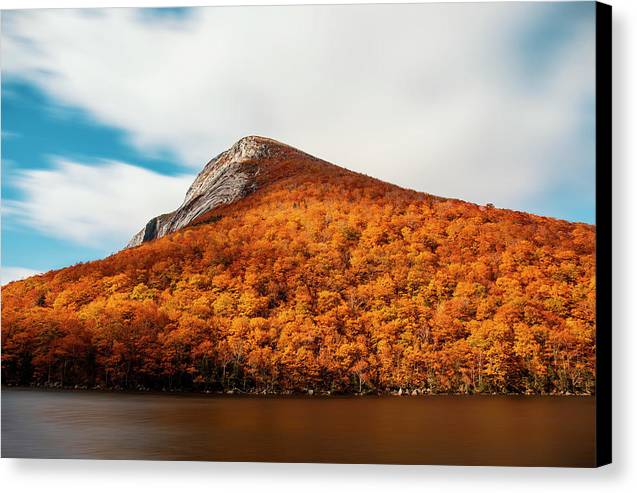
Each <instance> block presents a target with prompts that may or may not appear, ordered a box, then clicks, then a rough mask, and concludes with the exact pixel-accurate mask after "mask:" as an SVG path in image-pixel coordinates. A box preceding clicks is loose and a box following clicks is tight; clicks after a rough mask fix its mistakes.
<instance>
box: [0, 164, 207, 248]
mask: <svg viewBox="0 0 637 493" xmlns="http://www.w3.org/2000/svg"><path fill="white" fill-rule="evenodd" d="M193 179H194V176H191V175H180V176H166V175H161V174H158V173H154V172H152V171H149V170H147V169H144V168H140V167H138V166H133V165H130V164H127V163H120V162H112V161H109V162H103V163H101V164H98V165H93V164H83V163H76V162H71V161H67V160H64V159H57V160H56V161H55V163H54V166H53V168H52V169H47V170H26V171H21V172H17V173H16V175H15V176H14V177H12V183H13V185H14V186H15V187H16V189H18V190H19V192H20V193H21V195H22V197H23V198H22V199H20V200H8V201H4V203H3V213H4V214H6V220H7V221H9V222H10V221H17V222H19V223H21V224H25V225H27V226H29V227H31V228H33V229H35V230H37V231H39V232H41V233H43V234H45V235H48V236H53V237H57V238H64V239H66V240H68V241H70V242H74V243H78V244H82V245H87V246H100V245H102V246H103V245H104V244H110V245H123V244H125V243H126V241H127V240H128V239H130V237H131V236H132V234H133V233H135V232H137V231H138V230H139V229H141V227H142V226H143V225H144V224H146V222H147V221H148V220H149V219H150V218H152V217H154V216H156V215H159V214H161V213H164V212H168V211H169V210H171V209H174V208H176V207H177V206H178V205H179V204H180V203H181V201H182V200H183V197H184V195H185V192H186V190H187V188H188V186H189V185H190V183H191V182H192V180H193Z"/></svg>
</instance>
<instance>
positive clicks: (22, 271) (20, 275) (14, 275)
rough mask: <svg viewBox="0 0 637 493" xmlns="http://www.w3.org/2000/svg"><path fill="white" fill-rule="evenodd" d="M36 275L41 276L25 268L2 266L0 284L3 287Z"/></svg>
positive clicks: (38, 272) (37, 272)
mask: <svg viewBox="0 0 637 493" xmlns="http://www.w3.org/2000/svg"><path fill="white" fill-rule="evenodd" d="M36 274H41V272H40V271H37V270H33V269H28V268H26V267H9V266H4V265H3V266H2V267H1V268H0V283H1V284H2V285H3V286H4V285H5V284H8V283H10V282H12V281H19V280H21V279H26V278H27V277H31V276H35V275H36Z"/></svg>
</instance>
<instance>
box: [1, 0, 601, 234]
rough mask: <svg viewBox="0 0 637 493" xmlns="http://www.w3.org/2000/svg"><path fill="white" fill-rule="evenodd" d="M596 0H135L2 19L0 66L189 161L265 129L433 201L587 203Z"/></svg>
mask: <svg viewBox="0 0 637 493" xmlns="http://www.w3.org/2000/svg"><path fill="white" fill-rule="evenodd" d="M592 5H593V4H592V3H591V4H590V5H588V6H587V5H586V4H582V6H581V9H582V11H583V12H584V13H585V14H586V13H587V12H588V13H589V14H590V15H579V16H572V15H570V13H566V14H565V13H562V12H560V11H559V10H556V9H554V8H553V7H547V6H545V5H538V4H533V3H509V2H504V3H492V4H486V3H474V4H470V3H460V4H424V5H400V6H397V5H374V6H356V5H354V6H308V7H294V8H289V7H267V8H247V7H242V8H210V9H200V10H193V11H191V14H190V15H185V16H181V17H171V16H168V17H167V18H166V19H162V20H157V19H149V17H148V16H144V15H141V14H140V11H139V10H134V9H112V10H109V9H107V10H91V11H90V12H89V11H77V10H42V11H30V12H17V13H7V14H5V15H4V16H3V38H2V42H3V43H2V55H3V71H4V73H5V74H6V75H8V76H10V77H18V78H20V79H21V80H26V81H28V82H30V83H32V84H35V85H37V86H38V87H39V88H41V89H43V90H44V91H46V93H47V94H49V95H50V96H51V97H53V98H55V100H56V101H58V102H61V103H63V104H68V105H72V106H75V107H79V108H82V109H84V110H86V111H87V112H88V113H89V114H90V115H92V117H93V118H95V119H96V120H98V121H99V122H102V123H106V124H108V125H112V126H115V127H118V128H121V129H124V130H125V131H126V132H127V133H128V135H129V137H130V140H131V142H132V143H133V144H134V145H135V146H137V147H138V148H139V149H141V150H143V151H144V152H155V151H169V152H171V153H173V154H174V155H176V156H177V157H178V158H179V159H180V160H181V162H183V163H185V164H187V165H190V166H196V167H199V166H201V165H202V164H203V163H204V162H205V161H207V159H209V158H210V157H211V154H213V153H215V152H218V151H220V150H222V149H224V148H226V147H227V146H229V145H230V144H231V143H232V142H233V141H235V140H236V139H237V138H239V137H241V136H243V135H246V134H252V133H256V134H265V135H269V136H271V137H274V138H277V139H280V140H283V141H286V142H288V143H290V144H292V145H296V146H298V147H301V148H303V149H304V150H307V151H308V152H311V153H314V154H316V155H319V156H321V157H324V158H326V159H328V160H330V161H333V162H335V163H338V164H343V165H345V166H347V167H350V168H353V169H356V170H358V171H362V172H365V173H368V174H371V175H374V176H377V177H380V178H383V179H385V180H388V181H392V182H395V183H398V184H401V185H404V186H408V187H410V188H415V189H419V190H424V191H429V192H432V193H436V194H439V195H447V196H452V197H461V198H464V199H468V200H473V201H477V202H494V203H496V205H499V206H506V207H512V208H526V207H528V205H529V200H530V199H533V198H535V199H536V201H537V200H538V198H539V197H541V196H542V194H543V192H544V191H545V190H546V189H547V187H549V186H554V185H555V184H556V183H559V184H560V186H562V187H565V191H566V192H567V193H572V194H573V195H576V196H583V195H584V194H586V197H587V199H588V200H590V201H592V200H593V189H592V185H590V184H589V183H588V182H586V184H583V185H582V184H581V183H580V182H579V181H577V180H573V179H572V177H573V176H582V175H586V176H589V175H590V176H592V172H593V171H592V170H593V167H594V163H593V161H592V159H593V157H592V153H591V152H590V146H589V145H583V143H584V144H586V143H587V142H589V141H592V139H593V129H592V126H589V127H586V128H585V129H584V130H583V129H582V124H581V122H582V120H583V118H584V117H585V116H586V114H587V113H586V112H587V111H589V112H590V107H591V101H592V98H593V96H594V94H593V92H594V17H593V15H592V14H593V12H594V10H593V7H592ZM578 8H580V7H578ZM551 9H553V10H551ZM586 9H588V10H586ZM572 10H573V9H571V11H572ZM571 11H569V12H571ZM551 16H552V19H551V22H552V23H553V24H555V19H559V22H558V24H559V23H562V24H563V26H564V29H563V34H564V35H563V36H560V37H553V38H554V39H555V40H557V41H555V42H554V43H553V44H550V45H548V46H547V44H546V43H544V44H542V46H540V47H538V48H537V49H535V51H538V50H542V56H541V57H539V56H537V53H535V54H534V55H533V56H532V57H531V56H528V52H529V50H528V44H529V43H528V40H527V41H525V43H526V44H524V43H523V42H522V40H521V38H522V37H524V36H526V35H527V34H528V32H529V31H532V30H533V28H534V26H536V25H538V24H540V25H541V24H542V23H543V22H545V21H547V19H548V18H549V17H551ZM544 38H547V39H548V37H547V36H544ZM553 38H551V39H553ZM558 41H559V42H558ZM522 45H524V46H522ZM531 45H533V43H532V42H531ZM538 46H539V45H538ZM525 53H527V54H525ZM525 57H526V58H525ZM540 62H541V63H540ZM531 81H532V82H533V83H530V82H531ZM589 181H591V182H592V180H589ZM569 187H570V188H569ZM142 222H143V221H142ZM36 224H40V226H41V227H45V224H44V223H42V224H41V223H40V221H37V222H36ZM109 227H114V226H109ZM96 229H99V228H97V226H96ZM78 238H83V233H81V234H78ZM86 241H88V238H87V239H86Z"/></svg>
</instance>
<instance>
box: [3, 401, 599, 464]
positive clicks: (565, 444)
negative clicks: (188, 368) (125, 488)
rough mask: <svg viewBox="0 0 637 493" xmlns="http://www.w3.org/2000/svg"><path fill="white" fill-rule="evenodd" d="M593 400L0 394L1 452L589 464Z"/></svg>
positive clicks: (91, 456)
mask: <svg viewBox="0 0 637 493" xmlns="http://www.w3.org/2000/svg"><path fill="white" fill-rule="evenodd" d="M594 412H595V402H594V398H592V397H572V396H565V397H555V396H547V397H539V396H538V397H531V396H427V397H235V396H203V395H201V396H200V395H149V394H116V393H97V392H53V391H51V392H47V391H32V390H8V389H3V390H2V456H3V457H42V458H83V459H163V460H213V461H220V460H225V461H274V462H345V463H400V464H466V465H511V466H512V465H519V466H592V465H593V463H594V459H595V455H594Z"/></svg>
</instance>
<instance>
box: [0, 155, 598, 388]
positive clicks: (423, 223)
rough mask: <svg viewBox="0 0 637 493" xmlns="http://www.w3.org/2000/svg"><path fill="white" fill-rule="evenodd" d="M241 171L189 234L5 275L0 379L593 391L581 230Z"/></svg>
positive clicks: (318, 165) (387, 192) (585, 245)
mask: <svg viewBox="0 0 637 493" xmlns="http://www.w3.org/2000/svg"><path fill="white" fill-rule="evenodd" d="M249 164H250V165H251V166H256V167H257V171H258V172H255V176H258V180H259V181H258V186H256V190H255V191H253V192H251V193H250V194H248V195H247V196H245V197H242V198H240V199H239V200H236V201H235V202H233V203H230V204H226V205H221V206H219V207H216V208H215V209H214V210H212V211H210V212H208V213H206V214H204V215H203V216H200V217H198V218H197V220H196V221H194V223H193V224H191V225H190V226H188V227H186V228H184V229H180V230H179V231H176V232H173V233H171V234H168V235H167V236H165V237H163V238H160V239H155V240H153V241H149V242H146V243H143V244H141V245H140V246H137V247H135V248H130V249H127V250H123V251H121V252H118V253H117V254H115V255H113V256H111V257H109V258H106V259H104V260H100V261H95V262H90V263H86V264H80V265H75V266H72V267H69V268H66V269H62V270H59V271H54V272H49V273H47V274H44V275H40V276H36V277H32V278H30V279H27V280H24V281H19V282H14V283H11V284H9V285H7V286H5V287H3V289H2V380H3V383H5V384H16V385H18V384H19V385H31V384H32V385H57V386H75V385H78V386H86V387H89V388H92V387H95V386H99V387H101V388H122V389H136V388H149V389H167V390H168V389H173V390H210V391H218V390H233V391H237V390H240V391H256V392H288V391H289V392H308V391H310V390H311V391H313V392H316V393H319V392H328V391H330V392H343V393H353V392H391V391H397V390H399V389H402V391H407V392H410V393H448V392H461V393H478V392H497V393H503V392H514V393H554V392H559V393H566V392H570V393H593V392H594V390H595V379H594V369H595V359H594V355H595V330H596V327H595V228H594V227H593V226H589V225H584V224H573V223H568V222H565V221H560V220H555V219H549V218H543V217H538V216H533V215H530V214H526V213H520V212H512V211H507V210H499V209H496V208H493V207H492V206H478V205H474V204H470V203H466V202H462V201H459V200H448V199H443V198H439V197H435V196H431V195H427V194H424V193H418V192H414V191H410V190H405V189H401V188H399V187H396V186H393V185H389V184H387V183H383V182H381V181H378V180H375V179H373V178H369V177H366V176H363V175H359V174H356V173H353V172H350V171H347V170H345V169H343V168H339V167H337V166H334V165H330V164H328V163H325V162H323V161H320V160H318V159H315V158H312V157H310V156H307V155H305V154H303V153H300V152H298V151H295V150H293V149H291V148H287V147H284V146H281V147H277V148H276V149H274V150H273V151H272V152H271V153H270V154H269V155H268V156H267V157H264V158H261V159H259V160H255V161H254V162H252V163H249ZM388 164H389V165H390V164H391V163H388ZM600 330H605V328H604V327H601V328H600Z"/></svg>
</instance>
